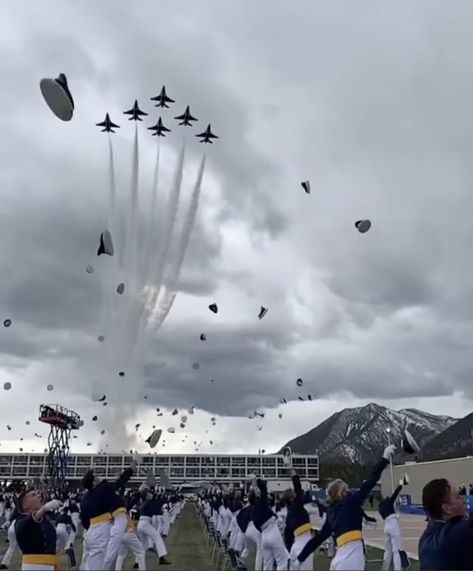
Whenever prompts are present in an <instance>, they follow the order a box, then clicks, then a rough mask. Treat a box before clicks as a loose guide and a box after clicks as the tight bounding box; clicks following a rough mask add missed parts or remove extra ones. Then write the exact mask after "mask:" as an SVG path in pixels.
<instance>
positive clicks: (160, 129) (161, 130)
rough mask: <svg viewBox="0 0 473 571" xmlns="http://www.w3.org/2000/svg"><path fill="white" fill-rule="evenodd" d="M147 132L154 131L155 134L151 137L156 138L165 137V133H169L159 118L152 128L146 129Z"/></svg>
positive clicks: (169, 130)
mask: <svg viewBox="0 0 473 571" xmlns="http://www.w3.org/2000/svg"><path fill="white" fill-rule="evenodd" d="M148 131H155V133H153V137H155V136H158V137H165V136H166V133H170V132H171V129H168V128H167V127H165V126H164V125H163V122H162V120H161V117H160V118H159V119H158V122H157V123H156V125H153V126H152V127H148Z"/></svg>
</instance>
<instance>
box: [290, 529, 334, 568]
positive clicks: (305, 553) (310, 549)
mask: <svg viewBox="0 0 473 571" xmlns="http://www.w3.org/2000/svg"><path fill="white" fill-rule="evenodd" d="M332 533H333V530H332V527H331V526H330V524H329V523H328V521H326V522H325V523H324V525H323V526H322V527H321V529H320V531H319V533H318V534H317V535H315V536H314V537H313V538H312V539H309V541H308V542H307V543H306V544H305V547H304V549H303V550H302V551H301V552H300V553H299V556H298V557H297V559H298V561H299V562H300V563H302V562H304V561H305V560H306V559H307V557H309V555H311V554H312V553H314V551H315V550H316V549H317V547H319V545H322V543H323V542H324V541H326V540H327V539H328V538H329V537H330V536H331V535H332Z"/></svg>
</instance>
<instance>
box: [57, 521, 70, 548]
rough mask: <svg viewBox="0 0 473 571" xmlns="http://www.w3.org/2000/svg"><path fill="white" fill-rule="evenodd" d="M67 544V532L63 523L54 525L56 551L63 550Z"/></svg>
mask: <svg viewBox="0 0 473 571" xmlns="http://www.w3.org/2000/svg"><path fill="white" fill-rule="evenodd" d="M68 545H69V532H68V531H67V525H66V524H65V523H58V524H57V526H56V553H57V554H59V553H60V552H61V551H64V550H65V549H66V547H68Z"/></svg>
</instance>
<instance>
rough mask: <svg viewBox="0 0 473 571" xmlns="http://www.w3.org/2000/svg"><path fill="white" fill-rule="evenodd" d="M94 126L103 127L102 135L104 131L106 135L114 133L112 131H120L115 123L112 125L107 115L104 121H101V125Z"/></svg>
mask: <svg viewBox="0 0 473 571" xmlns="http://www.w3.org/2000/svg"><path fill="white" fill-rule="evenodd" d="M95 124H96V125H97V127H103V129H102V133H104V132H105V131H107V133H115V131H114V130H113V129H120V125H115V123H112V121H111V119H110V115H109V114H108V113H107V114H106V115H105V119H104V120H103V121H102V123H95Z"/></svg>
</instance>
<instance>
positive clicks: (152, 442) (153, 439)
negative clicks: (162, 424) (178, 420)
mask: <svg viewBox="0 0 473 571" xmlns="http://www.w3.org/2000/svg"><path fill="white" fill-rule="evenodd" d="M162 433H163V431H162V430H161V429H160V428H158V429H157V430H154V431H153V432H152V433H151V435H150V436H149V437H148V438H147V440H146V442H147V443H148V444H149V447H150V448H156V446H157V444H158V442H159V439H160V438H161V434H162Z"/></svg>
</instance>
